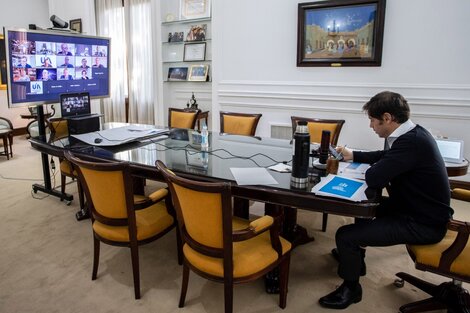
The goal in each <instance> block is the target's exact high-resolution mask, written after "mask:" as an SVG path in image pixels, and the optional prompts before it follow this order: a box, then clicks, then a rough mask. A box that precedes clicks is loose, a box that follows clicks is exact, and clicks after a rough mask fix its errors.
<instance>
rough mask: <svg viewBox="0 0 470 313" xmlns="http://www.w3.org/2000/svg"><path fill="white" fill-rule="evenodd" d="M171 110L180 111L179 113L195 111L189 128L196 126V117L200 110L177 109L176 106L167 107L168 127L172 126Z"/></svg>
mask: <svg viewBox="0 0 470 313" xmlns="http://www.w3.org/2000/svg"><path fill="white" fill-rule="evenodd" d="M173 112H180V113H188V114H189V113H196V114H195V115H194V119H193V121H191V127H190V128H191V129H194V128H195V127H196V122H197V119H198V115H199V114H200V113H201V110H199V109H198V110H192V109H178V108H168V127H170V128H172V127H173V126H172V125H171V114H172V113H173Z"/></svg>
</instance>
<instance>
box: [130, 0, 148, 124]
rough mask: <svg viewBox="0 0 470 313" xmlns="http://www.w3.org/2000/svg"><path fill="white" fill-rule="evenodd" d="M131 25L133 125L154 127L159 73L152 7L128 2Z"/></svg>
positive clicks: (142, 0)
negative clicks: (155, 54) (157, 74)
mask: <svg viewBox="0 0 470 313" xmlns="http://www.w3.org/2000/svg"><path fill="white" fill-rule="evenodd" d="M124 4H125V8H126V10H127V13H128V14H127V16H128V19H127V22H128V25H129V27H128V30H129V32H128V42H129V46H128V70H129V122H130V123H141V124H154V106H155V103H156V99H155V92H154V90H155V77H156V76H155V70H154V60H153V46H152V43H153V38H155V36H154V34H153V29H154V28H153V27H152V3H151V1H150V0H125V1H124Z"/></svg>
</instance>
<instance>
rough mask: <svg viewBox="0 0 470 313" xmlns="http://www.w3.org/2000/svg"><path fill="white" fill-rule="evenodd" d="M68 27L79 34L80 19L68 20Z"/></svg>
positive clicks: (80, 29) (80, 27) (80, 30)
mask: <svg viewBox="0 0 470 313" xmlns="http://www.w3.org/2000/svg"><path fill="white" fill-rule="evenodd" d="M69 27H70V29H71V30H74V31H76V32H78V33H81V32H82V19H81V18H77V19H75V20H70V22H69Z"/></svg>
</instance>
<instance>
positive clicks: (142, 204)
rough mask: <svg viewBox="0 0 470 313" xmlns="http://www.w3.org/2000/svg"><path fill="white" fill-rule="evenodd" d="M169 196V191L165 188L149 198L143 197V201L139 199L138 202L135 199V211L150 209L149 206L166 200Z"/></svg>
mask: <svg viewBox="0 0 470 313" xmlns="http://www.w3.org/2000/svg"><path fill="white" fill-rule="evenodd" d="M167 195H168V189H165V188H163V189H159V190H157V191H155V192H153V193H151V194H150V195H148V196H147V197H142V199H138V200H137V201H136V199H135V198H134V209H135V210H142V209H145V208H148V207H149V206H151V205H153V204H155V203H157V202H160V201H161V200H163V199H165V198H166V196H167Z"/></svg>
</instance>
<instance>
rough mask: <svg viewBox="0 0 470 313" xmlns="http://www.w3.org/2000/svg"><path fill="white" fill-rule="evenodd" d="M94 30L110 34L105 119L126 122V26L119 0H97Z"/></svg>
mask: <svg viewBox="0 0 470 313" xmlns="http://www.w3.org/2000/svg"><path fill="white" fill-rule="evenodd" d="M96 20H97V33H98V35H99V36H104V37H110V38H111V49H110V56H111V60H110V63H111V64H110V65H109V69H110V77H111V82H110V95H111V96H110V98H107V99H103V102H102V103H103V113H104V116H105V121H106V122H125V121H126V105H125V97H126V94H127V64H126V58H127V57H126V35H125V34H126V28H125V22H124V8H123V6H122V1H121V0H96Z"/></svg>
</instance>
